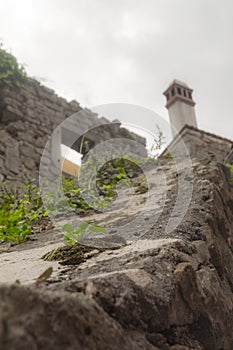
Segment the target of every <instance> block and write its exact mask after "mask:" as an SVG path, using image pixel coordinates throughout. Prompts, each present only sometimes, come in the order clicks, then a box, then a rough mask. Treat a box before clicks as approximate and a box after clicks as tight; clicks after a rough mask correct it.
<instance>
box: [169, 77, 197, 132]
mask: <svg viewBox="0 0 233 350" xmlns="http://www.w3.org/2000/svg"><path fill="white" fill-rule="evenodd" d="M192 92H193V90H192V89H190V88H189V87H188V85H187V84H185V83H182V82H181V81H179V80H174V81H173V82H172V83H171V85H169V87H168V88H167V90H166V91H165V92H164V93H163V94H164V95H165V96H166V98H167V104H166V107H167V109H168V113H169V117H170V123H171V124H172V126H173V127H174V128H172V134H173V136H175V135H176V134H177V133H179V131H180V130H181V129H182V128H183V127H184V126H185V125H186V124H188V125H191V126H194V127H196V128H197V120H196V114H195V108H194V106H195V102H194V101H193V99H192Z"/></svg>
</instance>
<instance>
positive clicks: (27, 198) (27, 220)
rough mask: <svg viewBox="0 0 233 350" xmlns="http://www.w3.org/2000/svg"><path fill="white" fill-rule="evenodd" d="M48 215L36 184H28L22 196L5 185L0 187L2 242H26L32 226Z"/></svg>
mask: <svg viewBox="0 0 233 350" xmlns="http://www.w3.org/2000/svg"><path fill="white" fill-rule="evenodd" d="M46 214H47V212H46V210H45V209H43V208H42V201H41V198H40V192H39V189H38V188H37V186H36V185H35V184H33V183H28V184H26V185H25V187H24V192H23V193H22V194H19V193H18V192H17V191H16V190H14V189H13V188H11V187H9V186H8V185H7V184H5V183H2V184H1V185H0V241H4V242H10V243H13V244H19V243H21V242H24V241H25V240H26V239H27V237H28V236H29V235H30V234H31V231H32V226H33V225H34V224H35V223H36V222H37V221H38V220H40V219H42V218H43V217H44V216H46Z"/></svg>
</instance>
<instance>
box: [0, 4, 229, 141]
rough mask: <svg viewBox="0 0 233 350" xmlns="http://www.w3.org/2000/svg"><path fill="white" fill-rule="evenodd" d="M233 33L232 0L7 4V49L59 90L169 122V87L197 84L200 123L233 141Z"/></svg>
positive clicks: (1, 28) (0, 7)
mask: <svg viewBox="0 0 233 350" xmlns="http://www.w3.org/2000/svg"><path fill="white" fill-rule="evenodd" d="M232 36H233V2H232V0H223V1H219V0H144V1H142V0H117V1H116V0H37V1H34V0H20V1H19V0H7V1H3V0H2V1H1V2H0V38H1V39H2V40H3V42H4V44H5V47H6V48H8V49H11V50H12V53H13V54H15V55H16V56H17V57H18V59H19V60H20V62H21V63H26V64H27V71H28V73H29V74H30V75H31V76H35V77H38V78H40V79H41V78H43V79H45V84H46V85H48V86H50V87H52V88H54V89H55V90H56V91H57V92H58V93H59V94H60V95H63V96H65V97H66V98H68V99H69V100H70V99H76V100H77V101H79V102H80V103H81V104H82V105H84V106H87V107H91V106H94V105H99V104H105V103H110V102H125V103H130V104H137V105H140V106H144V107H147V108H150V109H152V110H154V111H155V112H157V113H158V114H160V115H162V116H163V117H165V118H167V110H166V109H165V107H164V105H165V100H164V96H163V95H162V92H163V91H164V90H165V89H166V88H167V86H168V84H169V83H170V82H171V81H172V80H173V79H174V78H177V79H179V80H183V81H185V82H187V83H188V85H189V86H190V87H192V88H193V89H194V99H195V101H196V102H197V106H196V112H197V117H198V123H199V127H200V128H202V129H205V130H208V131H211V132H215V133H217V134H220V135H222V136H225V137H228V138H232V139H233V127H232V126H233V122H232V119H233V117H232V101H233V88H232V87H233V39H232ZM151 127H152V126H151Z"/></svg>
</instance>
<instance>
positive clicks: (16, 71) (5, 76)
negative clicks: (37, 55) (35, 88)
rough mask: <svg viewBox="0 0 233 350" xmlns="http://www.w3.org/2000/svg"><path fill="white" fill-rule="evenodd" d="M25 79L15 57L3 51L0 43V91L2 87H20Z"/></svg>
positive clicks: (22, 69)
mask: <svg viewBox="0 0 233 350" xmlns="http://www.w3.org/2000/svg"><path fill="white" fill-rule="evenodd" d="M26 77H27V75H26V72H25V69H24V67H23V66H22V65H20V64H19V63H18V61H17V59H16V58H15V56H13V55H12V54H11V53H9V52H7V51H6V50H4V49H3V44H2V43H0V90H2V89H3V87H4V86H12V85H14V86H18V87H20V86H21V85H22V84H23V82H24V81H25V79H26Z"/></svg>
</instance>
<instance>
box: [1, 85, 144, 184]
mask: <svg viewBox="0 0 233 350" xmlns="http://www.w3.org/2000/svg"><path fill="white" fill-rule="evenodd" d="M77 112H78V114H77V118H76V120H75V123H74V122H72V123H73V124H72V123H71V124H70V125H69V126H68V128H66V129H65V130H64V132H63V134H62V135H60V139H59V142H58V143H57V144H56V149H57V154H58V156H59V158H60V148H59V147H60V144H59V143H60V142H62V143H66V142H67V139H69V138H70V137H71V136H72V135H71V132H72V131H73V132H75V133H76V135H77V138H78V136H81V135H82V133H84V132H86V130H88V129H91V128H93V127H95V126H98V125H102V124H106V123H107V124H109V127H108V126H105V127H104V132H103V133H102V135H95V134H93V133H92V135H90V137H89V139H90V141H91V145H92V146H93V145H95V143H96V142H99V141H100V139H102V138H103V139H109V138H115V137H126V138H128V139H133V140H134V139H136V140H137V141H138V142H140V143H142V144H144V145H145V139H144V138H142V137H140V136H137V135H133V134H132V133H130V132H129V131H127V130H126V129H123V128H121V127H120V124H111V123H110V122H109V121H108V120H107V119H106V118H103V117H102V118H98V115H97V114H95V113H93V112H92V111H90V110H88V109H84V108H82V107H81V106H80V105H79V103H77V102H76V101H72V102H67V101H66V100H65V99H64V98H61V97H58V96H57V95H56V94H55V93H54V91H53V90H51V89H48V88H47V87H45V86H42V85H41V84H40V83H39V82H38V81H36V80H33V79H28V80H27V81H26V83H25V84H24V85H23V86H22V87H20V88H16V87H6V88H4V90H3V91H2V92H1V95H0V181H5V180H6V181H8V182H10V183H14V184H18V185H20V184H22V181H24V179H25V176H24V173H27V176H28V177H29V178H30V179H32V178H36V179H37V178H38V169H39V165H40V159H41V155H42V152H43V150H44V147H45V145H46V143H47V141H48V139H49V137H50V136H51V134H52V133H53V131H54V130H55V129H56V127H57V126H58V125H60V124H61V123H62V122H63V121H64V120H66V119H67V118H68V117H70V116H71V115H73V114H74V113H77ZM74 124H75V125H74ZM78 147H79V145H76V150H77V148H78ZM74 148H75V146H74ZM59 160H60V159H59Z"/></svg>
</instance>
